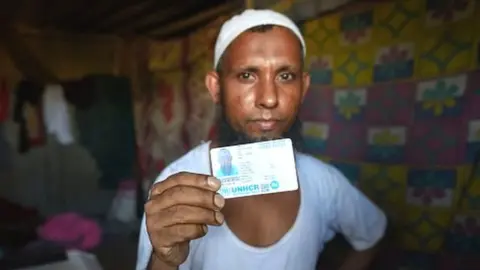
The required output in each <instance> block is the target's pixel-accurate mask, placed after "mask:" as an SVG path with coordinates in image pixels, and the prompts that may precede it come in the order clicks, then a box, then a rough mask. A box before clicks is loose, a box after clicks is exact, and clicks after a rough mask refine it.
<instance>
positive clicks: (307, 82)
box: [302, 72, 310, 101]
mask: <svg viewBox="0 0 480 270" xmlns="http://www.w3.org/2000/svg"><path fill="white" fill-rule="evenodd" d="M302 80H303V89H302V101H303V99H304V98H305V96H306V95H307V92H308V89H310V74H309V73H308V72H304V73H303V77H302Z"/></svg>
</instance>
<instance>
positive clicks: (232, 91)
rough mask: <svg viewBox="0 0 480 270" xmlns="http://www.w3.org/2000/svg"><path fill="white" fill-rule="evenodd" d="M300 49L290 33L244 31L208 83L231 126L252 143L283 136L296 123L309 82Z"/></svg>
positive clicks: (231, 46)
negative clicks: (219, 70) (303, 67)
mask: <svg viewBox="0 0 480 270" xmlns="http://www.w3.org/2000/svg"><path fill="white" fill-rule="evenodd" d="M301 52H302V48H301V45H300V42H299V41H298V39H297V38H296V36H295V35H294V34H293V33H292V32H291V31H290V30H288V29H286V28H283V27H274V28H273V29H271V30H269V31H266V32H249V31H246V32H244V33H242V34H241V35H240V36H239V37H237V39H235V41H233V42H232V43H231V44H230V46H229V48H228V49H227V51H226V52H225V53H224V55H223V57H222V60H223V61H222V62H221V73H220V74H218V73H216V72H211V73H209V74H208V75H207V78H206V84H207V87H208V89H209V91H210V93H211V95H212V98H213V100H214V101H215V102H216V103H217V104H218V103H221V105H222V109H223V113H224V116H225V118H226V120H227V122H228V124H229V125H230V126H231V127H232V128H233V129H234V130H235V131H236V132H238V133H243V134H245V135H246V136H247V137H249V138H250V139H251V140H253V141H257V140H268V139H276V138H280V137H282V134H284V133H285V132H286V131H287V130H288V129H289V128H290V126H291V125H292V123H293V122H294V121H295V119H296V116H297V112H298V110H299V106H300V105H301V102H302V100H303V97H304V95H305V93H306V90H307V89H308V86H309V83H310V78H309V76H308V74H307V73H304V72H303V69H302V63H303V61H302V54H301Z"/></svg>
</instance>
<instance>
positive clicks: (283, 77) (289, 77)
mask: <svg viewBox="0 0 480 270" xmlns="http://www.w3.org/2000/svg"><path fill="white" fill-rule="evenodd" d="M294 78H295V76H294V75H293V74H292V73H282V74H280V80H282V81H291V80H293V79H294Z"/></svg>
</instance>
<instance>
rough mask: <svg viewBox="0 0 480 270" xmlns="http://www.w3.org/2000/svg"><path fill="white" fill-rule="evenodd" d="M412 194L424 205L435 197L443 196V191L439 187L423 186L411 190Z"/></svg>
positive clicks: (440, 197) (428, 203)
mask: <svg viewBox="0 0 480 270" xmlns="http://www.w3.org/2000/svg"><path fill="white" fill-rule="evenodd" d="M413 196H414V197H416V198H420V199H421V200H422V202H423V203H424V204H425V205H430V204H431V203H432V202H433V201H434V200H436V199H442V198H445V196H446V194H445V191H444V190H443V189H441V188H435V187H425V188H415V189H414V190H413Z"/></svg>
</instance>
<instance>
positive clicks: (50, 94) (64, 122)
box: [42, 84, 74, 145]
mask: <svg viewBox="0 0 480 270" xmlns="http://www.w3.org/2000/svg"><path fill="white" fill-rule="evenodd" d="M42 105H43V106H42V108H43V119H44V123H45V126H46V130H47V133H48V134H52V135H55V136H56V138H57V140H58V142H59V143H60V144H63V145H68V144H71V143H73V142H74V137H73V134H72V128H71V123H70V114H69V112H68V105H67V102H66V100H65V97H64V93H63V88H62V86H61V85H59V84H50V85H47V86H46V87H45V90H44V91H43V97H42Z"/></svg>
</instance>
